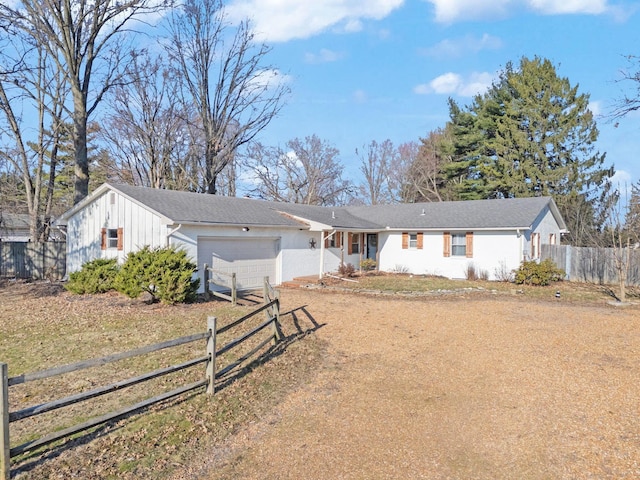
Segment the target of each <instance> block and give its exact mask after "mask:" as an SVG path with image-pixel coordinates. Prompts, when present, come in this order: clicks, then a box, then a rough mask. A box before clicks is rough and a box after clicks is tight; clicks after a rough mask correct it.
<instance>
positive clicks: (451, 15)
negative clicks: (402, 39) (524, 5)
mask: <svg viewBox="0 0 640 480" xmlns="http://www.w3.org/2000/svg"><path fill="white" fill-rule="evenodd" d="M427 1H428V2H429V3H432V4H433V6H434V7H435V9H436V21H437V22H439V23H452V22H454V21H457V20H470V19H478V18H490V17H502V16H504V15H505V13H506V7H507V6H509V4H512V3H514V0H491V1H478V0H427Z"/></svg>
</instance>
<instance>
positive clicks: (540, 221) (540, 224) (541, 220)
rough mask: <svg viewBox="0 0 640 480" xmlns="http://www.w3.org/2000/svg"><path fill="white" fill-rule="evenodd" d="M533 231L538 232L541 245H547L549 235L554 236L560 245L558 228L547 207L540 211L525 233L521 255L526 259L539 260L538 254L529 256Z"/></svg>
mask: <svg viewBox="0 0 640 480" xmlns="http://www.w3.org/2000/svg"><path fill="white" fill-rule="evenodd" d="M533 233H539V234H540V245H541V246H542V245H548V244H549V243H550V237H551V235H554V236H555V239H556V244H557V245H560V229H559V227H558V224H557V222H556V220H555V218H554V217H553V214H552V213H551V210H549V208H548V207H547V208H545V209H544V210H543V211H542V212H541V213H540V215H539V216H538V218H536V220H535V222H534V223H533V225H532V230H531V231H528V232H527V233H526V235H525V242H524V248H523V256H524V259H526V260H539V258H540V257H539V256H538V257H537V258H531V238H532V234H533ZM538 255H539V252H538Z"/></svg>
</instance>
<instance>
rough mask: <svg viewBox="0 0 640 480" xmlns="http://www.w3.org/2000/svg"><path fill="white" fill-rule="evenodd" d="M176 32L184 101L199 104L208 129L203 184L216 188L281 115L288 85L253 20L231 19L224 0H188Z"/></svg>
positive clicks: (173, 50)
mask: <svg viewBox="0 0 640 480" xmlns="http://www.w3.org/2000/svg"><path fill="white" fill-rule="evenodd" d="M171 34H172V38H171V42H170V45H169V47H168V51H169V54H170V56H171V59H172V61H173V62H174V63H175V65H176V69H177V71H178V72H177V74H178V75H177V76H178V78H180V80H181V81H182V83H183V86H184V94H185V98H184V101H185V102H186V103H187V104H193V105H194V106H195V109H196V111H197V114H198V116H199V120H200V126H201V128H202V132H203V141H204V171H203V174H202V182H203V185H202V189H203V190H204V191H206V192H207V193H212V194H213V193H217V185H216V182H217V179H218V176H219V175H220V173H221V172H222V171H223V170H224V168H225V167H226V166H227V165H229V163H230V162H231V161H232V159H233V158H234V155H235V153H236V151H237V150H238V148H239V147H241V146H243V145H245V144H247V143H248V142H250V141H251V140H253V139H254V138H255V136H256V135H257V134H258V133H259V132H260V131H261V130H263V129H264V128H265V127H266V126H267V125H268V124H269V122H271V120H272V119H273V118H274V117H275V116H276V115H277V114H278V112H279V111H280V109H281V108H282V106H283V102H284V99H285V96H286V95H287V94H288V92H289V89H288V87H287V86H286V84H285V83H284V82H281V81H280V80H279V78H278V73H277V70H275V69H274V68H271V67H269V66H266V65H263V62H264V61H265V60H266V56H267V54H268V53H269V51H270V49H269V48H268V47H267V46H266V45H265V44H258V43H256V41H255V38H254V34H253V32H252V30H251V27H250V24H249V22H248V21H243V22H241V23H240V24H238V25H236V26H232V25H230V24H229V23H228V22H227V20H226V18H225V14H224V5H223V2H222V0H186V1H185V3H184V4H183V6H182V8H181V9H180V10H179V11H176V13H175V14H174V16H173V17H172V19H171Z"/></svg>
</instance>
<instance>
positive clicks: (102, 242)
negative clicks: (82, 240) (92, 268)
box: [100, 228, 107, 250]
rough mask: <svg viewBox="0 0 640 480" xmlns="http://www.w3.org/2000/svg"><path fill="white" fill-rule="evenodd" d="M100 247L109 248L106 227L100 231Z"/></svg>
mask: <svg viewBox="0 0 640 480" xmlns="http://www.w3.org/2000/svg"><path fill="white" fill-rule="evenodd" d="M100 249H101V250H106V249H107V229H106V228H103V229H102V231H101V232H100Z"/></svg>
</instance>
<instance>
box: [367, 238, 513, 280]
mask: <svg viewBox="0 0 640 480" xmlns="http://www.w3.org/2000/svg"><path fill="white" fill-rule="evenodd" d="M413 233H417V232H413ZM450 233H452V234H463V235H466V234H467V231H454V230H451V231H450ZM472 233H473V255H472V257H467V256H455V255H451V256H448V257H446V256H445V255H444V249H443V245H444V232H439V231H438V232H423V235H422V248H404V249H403V248H402V232H388V233H387V232H384V233H381V234H380V236H379V242H378V243H379V249H380V256H379V257H380V269H381V270H384V271H406V272H408V273H412V274H414V275H442V276H444V277H448V278H465V275H466V270H467V267H468V266H469V265H470V264H473V266H474V267H475V268H476V271H479V270H484V271H487V272H488V273H489V277H490V278H495V273H496V269H497V268H501V265H502V264H504V266H505V268H507V269H509V270H510V269H513V268H517V267H518V265H520V261H521V258H520V250H521V248H522V247H521V241H520V238H519V237H518V235H517V234H516V232H515V231H475V232H472Z"/></svg>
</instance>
